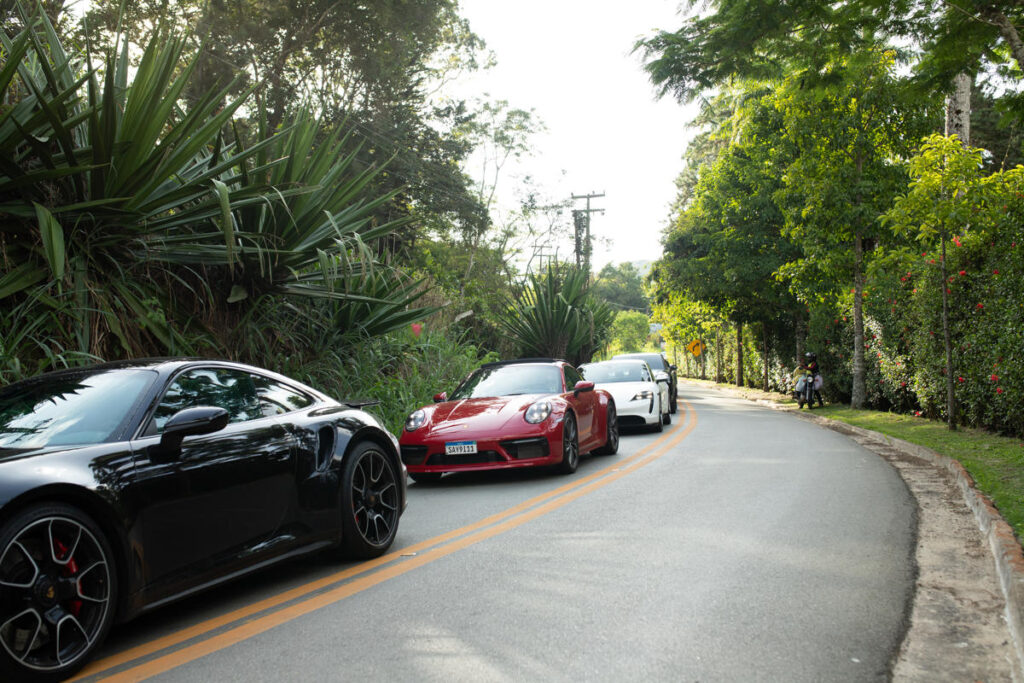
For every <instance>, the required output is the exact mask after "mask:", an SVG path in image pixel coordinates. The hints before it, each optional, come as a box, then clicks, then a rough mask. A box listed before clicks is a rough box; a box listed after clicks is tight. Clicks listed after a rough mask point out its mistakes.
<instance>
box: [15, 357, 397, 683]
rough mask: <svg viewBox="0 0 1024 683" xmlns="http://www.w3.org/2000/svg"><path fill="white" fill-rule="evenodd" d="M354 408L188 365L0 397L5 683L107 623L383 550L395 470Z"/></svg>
mask: <svg viewBox="0 0 1024 683" xmlns="http://www.w3.org/2000/svg"><path fill="white" fill-rule="evenodd" d="M362 405H365V404H362ZM359 407H360V404H358V403H350V404H346V403H344V402H338V401H335V400H333V399H331V398H329V397H327V396H325V395H324V394H322V393H320V392H318V391H316V390H314V389H311V388H310V387H308V386H305V385H303V384H300V383H298V382H295V381H294V380H291V379H288V378H287V377H283V376H281V375H277V374H275V373H272V372H269V371H266V370H261V369H258V368H254V367H249V366H246V365H240V364H238V363H228V362H221V361H207V360H199V359H170V360H166V359H165V360H152V361H126V362H119V363H107V364H103V365H96V366H92V367H89V368H84V369H73V370H63V371H59V372H53V373H48V374H45V375H41V376H39V377H36V378H33V379H28V380H24V381H21V382H17V383H15V384H12V385H10V386H7V387H5V388H3V389H2V390H0V680H3V681H11V680H35V679H39V678H42V679H47V680H49V679H56V678H61V677H64V676H67V675H69V674H71V673H72V672H73V671H75V670H77V669H78V668H79V667H81V666H82V665H83V664H85V662H86V661H87V660H88V658H89V656H90V654H91V653H92V652H93V651H94V650H95V648H96V647H97V645H98V644H99V643H100V641H102V640H103V638H104V636H105V635H106V633H107V631H108V630H109V628H110V625H111V623H112V622H113V621H114V620H115V619H118V620H124V619H128V618H130V617H133V616H135V615H137V614H139V613H141V612H143V611H146V610H149V609H152V608H154V607H157V606H160V605H163V604H165V603H167V602H170V601H172V600H175V599H177V598H181V597H183V596H185V595H189V594H191V593H194V592H196V591H199V590H202V589H205V588H208V587H210V586H212V585H214V584H217V583H219V582H222V581H226V580H228V579H231V578H234V577H237V576H238V575H240V574H241V573H244V572H247V571H251V570H254V569H257V568H260V567H263V566H266V565H268V564H270V563H272V562H276V561H279V560H282V559H285V558H288V557H293V556H295V555H298V554H300V553H306V552H311V551H315V550H319V549H322V548H328V547H332V546H334V547H337V548H339V549H340V550H341V551H342V552H343V553H344V554H345V555H346V556H348V557H352V558H368V557H375V556H378V555H381V554H383V553H384V552H385V551H386V550H387V549H388V547H389V546H390V545H391V543H392V541H393V540H394V538H395V533H396V530H397V528H398V519H399V516H400V515H401V513H402V511H403V510H404V508H405V495H406V473H405V469H404V467H403V466H402V463H401V460H400V459H399V456H398V442H397V441H396V440H395V438H394V437H393V436H392V435H391V434H390V433H388V432H387V431H386V430H385V429H384V428H383V427H382V426H381V424H380V423H379V422H378V421H377V420H376V419H375V418H374V417H373V416H371V415H370V414H368V413H366V412H364V411H362V410H359Z"/></svg>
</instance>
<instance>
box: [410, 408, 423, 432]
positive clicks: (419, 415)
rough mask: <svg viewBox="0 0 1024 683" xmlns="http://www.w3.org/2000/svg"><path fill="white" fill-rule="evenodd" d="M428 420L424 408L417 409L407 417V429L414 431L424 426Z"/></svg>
mask: <svg viewBox="0 0 1024 683" xmlns="http://www.w3.org/2000/svg"><path fill="white" fill-rule="evenodd" d="M426 421H427V414H426V412H424V411H423V410H415V411H413V412H412V414H411V415H409V417H407V418H405V431H407V432H414V431H416V430H417V429H419V428H420V427H422V426H423V423H424V422H426Z"/></svg>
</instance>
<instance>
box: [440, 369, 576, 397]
mask: <svg viewBox="0 0 1024 683" xmlns="http://www.w3.org/2000/svg"><path fill="white" fill-rule="evenodd" d="M561 392H562V371H561V369H560V368H559V367H558V366H555V365H497V366H492V367H483V368H479V369H477V370H475V371H474V372H473V374H471V375H470V376H469V377H467V378H466V380H465V381H464V382H463V383H462V384H460V385H459V386H458V388H457V389H456V390H455V391H453V392H452V394H451V396H449V397H448V399H449V400H459V399H465V398H485V397H491V396H513V395H516V394H560V393H561Z"/></svg>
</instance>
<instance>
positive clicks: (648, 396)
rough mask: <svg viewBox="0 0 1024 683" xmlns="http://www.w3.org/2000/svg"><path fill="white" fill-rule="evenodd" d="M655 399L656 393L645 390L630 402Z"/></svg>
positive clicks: (639, 392) (637, 393)
mask: <svg viewBox="0 0 1024 683" xmlns="http://www.w3.org/2000/svg"><path fill="white" fill-rule="evenodd" d="M653 397H654V392H653V391H651V390H650V389H644V390H643V391H638V392H636V396H634V397H633V398H631V399H629V400H630V401H649V400H651V398H653Z"/></svg>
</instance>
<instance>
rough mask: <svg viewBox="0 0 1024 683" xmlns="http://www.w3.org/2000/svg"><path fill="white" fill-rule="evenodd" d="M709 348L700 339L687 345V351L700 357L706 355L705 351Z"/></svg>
mask: <svg viewBox="0 0 1024 683" xmlns="http://www.w3.org/2000/svg"><path fill="white" fill-rule="evenodd" d="M706 348H707V347H706V346H705V345H704V342H702V341H701V340H700V339H694V340H693V341H692V342H690V343H689V344H687V345H686V350H687V351H689V352H690V353H692V354H693V355H694V356H699V355H700V354H702V353H704V349H706Z"/></svg>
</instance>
